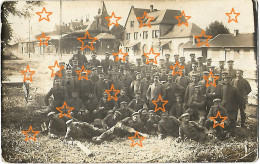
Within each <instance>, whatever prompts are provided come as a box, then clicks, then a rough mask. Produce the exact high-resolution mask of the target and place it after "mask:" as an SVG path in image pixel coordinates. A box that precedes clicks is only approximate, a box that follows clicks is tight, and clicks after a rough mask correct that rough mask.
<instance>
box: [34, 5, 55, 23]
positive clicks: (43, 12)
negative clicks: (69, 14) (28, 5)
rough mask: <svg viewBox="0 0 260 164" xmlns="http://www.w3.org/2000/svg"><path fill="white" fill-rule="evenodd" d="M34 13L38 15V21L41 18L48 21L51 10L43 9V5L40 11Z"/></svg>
mask: <svg viewBox="0 0 260 164" xmlns="http://www.w3.org/2000/svg"><path fill="white" fill-rule="evenodd" d="M36 14H37V15H39V16H40V18H39V22H40V21H42V20H44V19H45V20H46V21H48V22H50V19H49V16H50V15H51V14H52V12H47V11H46V9H45V7H43V9H42V12H36ZM42 14H44V15H46V17H47V18H46V17H45V16H43V15H42ZM42 16H43V17H42Z"/></svg>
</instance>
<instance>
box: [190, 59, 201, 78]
mask: <svg viewBox="0 0 260 164" xmlns="http://www.w3.org/2000/svg"><path fill="white" fill-rule="evenodd" d="M197 68H198V65H197V64H196V63H193V64H192V70H191V71H190V73H189V74H188V77H189V78H190V79H192V75H194V74H196V75H198V78H200V76H199V72H198V71H197Z"/></svg>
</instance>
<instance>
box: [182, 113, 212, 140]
mask: <svg viewBox="0 0 260 164" xmlns="http://www.w3.org/2000/svg"><path fill="white" fill-rule="evenodd" d="M179 119H180V120H181V125H180V128H179V138H178V141H180V140H183V139H185V138H187V139H192V140H195V141H198V142H204V141H205V140H206V137H207V129H206V128H204V127H202V126H200V125H199V124H197V123H196V122H194V121H190V114H189V113H184V114H183V115H182V116H181V117H180V118H179Z"/></svg>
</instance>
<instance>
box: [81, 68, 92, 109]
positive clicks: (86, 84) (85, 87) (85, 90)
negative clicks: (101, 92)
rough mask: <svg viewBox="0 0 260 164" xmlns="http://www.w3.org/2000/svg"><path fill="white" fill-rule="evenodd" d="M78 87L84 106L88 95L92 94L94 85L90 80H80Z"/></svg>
mask: <svg viewBox="0 0 260 164" xmlns="http://www.w3.org/2000/svg"><path fill="white" fill-rule="evenodd" d="M84 74H85V73H83V76H84ZM79 86H80V98H81V100H82V101H83V103H84V104H86V102H87V100H88V95H89V93H94V83H93V81H92V80H91V79H90V78H89V79H88V80H86V79H84V78H82V79H80V81H79Z"/></svg>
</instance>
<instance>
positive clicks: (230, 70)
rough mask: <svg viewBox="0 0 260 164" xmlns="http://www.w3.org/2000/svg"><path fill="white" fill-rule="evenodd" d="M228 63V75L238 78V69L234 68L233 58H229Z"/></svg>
mask: <svg viewBox="0 0 260 164" xmlns="http://www.w3.org/2000/svg"><path fill="white" fill-rule="evenodd" d="M227 63H228V70H227V72H228V76H230V77H231V78H232V79H234V78H236V70H235V69H234V68H233V66H234V61H233V60H229V61H227Z"/></svg>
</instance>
